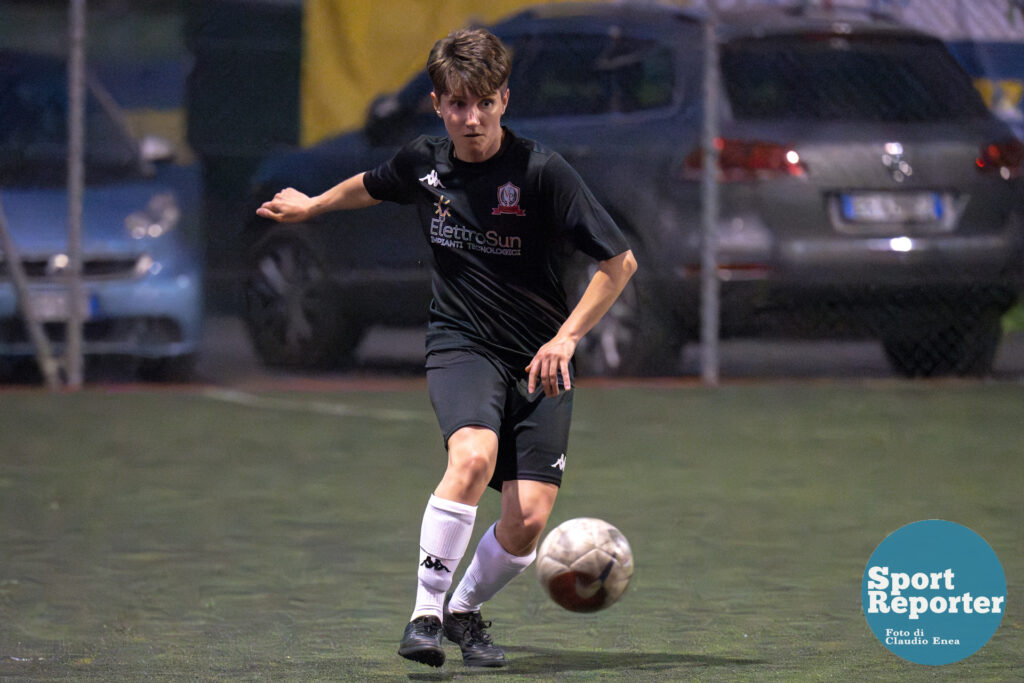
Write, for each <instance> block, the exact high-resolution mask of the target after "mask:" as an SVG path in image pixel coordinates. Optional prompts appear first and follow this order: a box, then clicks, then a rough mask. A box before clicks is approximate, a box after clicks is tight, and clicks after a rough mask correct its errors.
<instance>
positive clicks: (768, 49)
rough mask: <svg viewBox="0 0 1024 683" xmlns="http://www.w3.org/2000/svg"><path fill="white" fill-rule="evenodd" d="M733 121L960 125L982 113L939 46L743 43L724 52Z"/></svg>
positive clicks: (882, 40) (862, 41) (914, 41)
mask: <svg viewBox="0 0 1024 683" xmlns="http://www.w3.org/2000/svg"><path fill="white" fill-rule="evenodd" d="M721 66H722V75H723V80H724V84H725V90H726V92H727V94H728V97H729V102H730V104H731V106H732V110H733V114H734V115H735V116H736V118H737V119H784V118H797V119H809V120H826V121H827V120H851V121H890V122H912V121H958V120H965V119H970V118H977V117H983V116H985V115H986V109H985V106H984V103H983V102H982V101H981V98H980V97H979V96H978V95H977V93H976V92H975V90H974V88H973V86H972V85H971V82H970V80H969V78H968V77H967V75H966V74H965V73H964V72H963V71H962V70H961V69H960V68H959V66H957V64H956V63H955V62H954V60H953V59H952V57H950V56H949V54H948V53H947V52H946V50H945V48H944V47H943V46H942V45H941V43H939V42H937V41H932V40H929V39H918V38H910V39H908V38H907V37H905V36H902V37H899V38H896V37H891V36H870V35H869V36H855V37H843V38H837V37H835V36H831V35H829V36H800V37H796V38H794V37H771V38H764V39H743V40H738V41H734V42H731V43H729V44H728V45H726V46H724V47H723V49H722V55H721Z"/></svg>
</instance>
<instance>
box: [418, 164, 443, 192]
mask: <svg viewBox="0 0 1024 683" xmlns="http://www.w3.org/2000/svg"><path fill="white" fill-rule="evenodd" d="M419 180H420V182H421V183H426V184H427V185H429V186H430V187H440V188H441V189H442V190H446V189H448V188H446V187H445V186H444V184H443V183H442V182H441V179H440V178H438V177H437V169H436V168H435V169H432V170H431V171H430V173H428V174H427V175H425V176H423V177H422V178H420V179H419Z"/></svg>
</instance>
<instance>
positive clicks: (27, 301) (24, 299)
mask: <svg viewBox="0 0 1024 683" xmlns="http://www.w3.org/2000/svg"><path fill="white" fill-rule="evenodd" d="M0 250H2V251H3V253H4V257H5V259H6V261H7V272H8V273H9V274H10V276H11V281H12V282H13V283H14V292H15V294H16V296H17V300H18V307H19V308H20V309H21V315H22V317H23V318H24V320H25V329H27V330H28V336H29V339H31V340H32V345H33V346H34V347H35V350H36V362H37V363H38V364H39V371H40V372H41V373H42V374H43V379H44V380H45V381H46V386H47V387H49V388H50V389H51V390H56V389H59V388H60V376H59V374H58V372H57V369H58V368H57V361H55V360H54V358H53V354H52V353H51V352H50V342H49V340H48V339H47V338H46V332H45V331H44V330H43V326H42V325H40V324H39V320H38V318H36V316H35V311H34V310H33V308H32V300H31V298H30V297H29V291H28V276H26V275H25V266H24V265H23V264H22V262H21V254H19V253H18V249H17V247H16V246H15V244H14V240H13V239H12V238H11V235H10V233H9V232H8V231H7V217H6V216H5V215H4V206H3V204H2V203H0Z"/></svg>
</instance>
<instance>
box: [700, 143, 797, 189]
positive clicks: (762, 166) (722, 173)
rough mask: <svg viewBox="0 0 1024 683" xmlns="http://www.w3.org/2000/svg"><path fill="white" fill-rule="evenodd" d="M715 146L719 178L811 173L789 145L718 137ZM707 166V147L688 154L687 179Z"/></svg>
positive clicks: (730, 180)
mask: <svg viewBox="0 0 1024 683" xmlns="http://www.w3.org/2000/svg"><path fill="white" fill-rule="evenodd" d="M715 147H716V148H717V149H718V169H719V172H718V179H719V181H721V182H725V183H733V182H742V181H746V180H770V179H772V178H781V177H800V176H803V175H805V174H806V173H807V167H806V166H805V165H804V163H803V161H801V160H800V155H799V154H797V152H796V150H794V149H792V148H791V147H787V146H786V145H780V144H778V143H775V142H763V141H760V140H728V139H724V138H715ZM703 166H704V150H703V149H701V148H700V147H697V148H695V149H694V150H693V151H692V152H690V154H689V155H688V156H687V157H686V164H685V173H684V174H685V176H686V178H688V179H691V180H692V179H696V178H699V177H700V174H701V169H702V168H703Z"/></svg>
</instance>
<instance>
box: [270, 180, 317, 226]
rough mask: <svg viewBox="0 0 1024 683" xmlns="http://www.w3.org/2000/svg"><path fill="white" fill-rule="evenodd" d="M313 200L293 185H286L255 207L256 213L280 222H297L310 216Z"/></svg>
mask: <svg viewBox="0 0 1024 683" xmlns="http://www.w3.org/2000/svg"><path fill="white" fill-rule="evenodd" d="M312 208H313V200H312V199H310V198H309V196H308V195H306V194H304V193H302V192H299V191H298V190H296V189H295V188H293V187H286V188H285V189H283V190H281V191H280V192H278V193H277V194H275V195H274V198H273V199H271V200H270V201H268V202H263V205H262V206H260V208H258V209H256V215H257V216H262V217H263V218H269V219H271V220H275V221H279V222H281V223H297V222H299V221H304V220H307V219H309V218H310V217H311V216H312V213H311V211H312Z"/></svg>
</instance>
